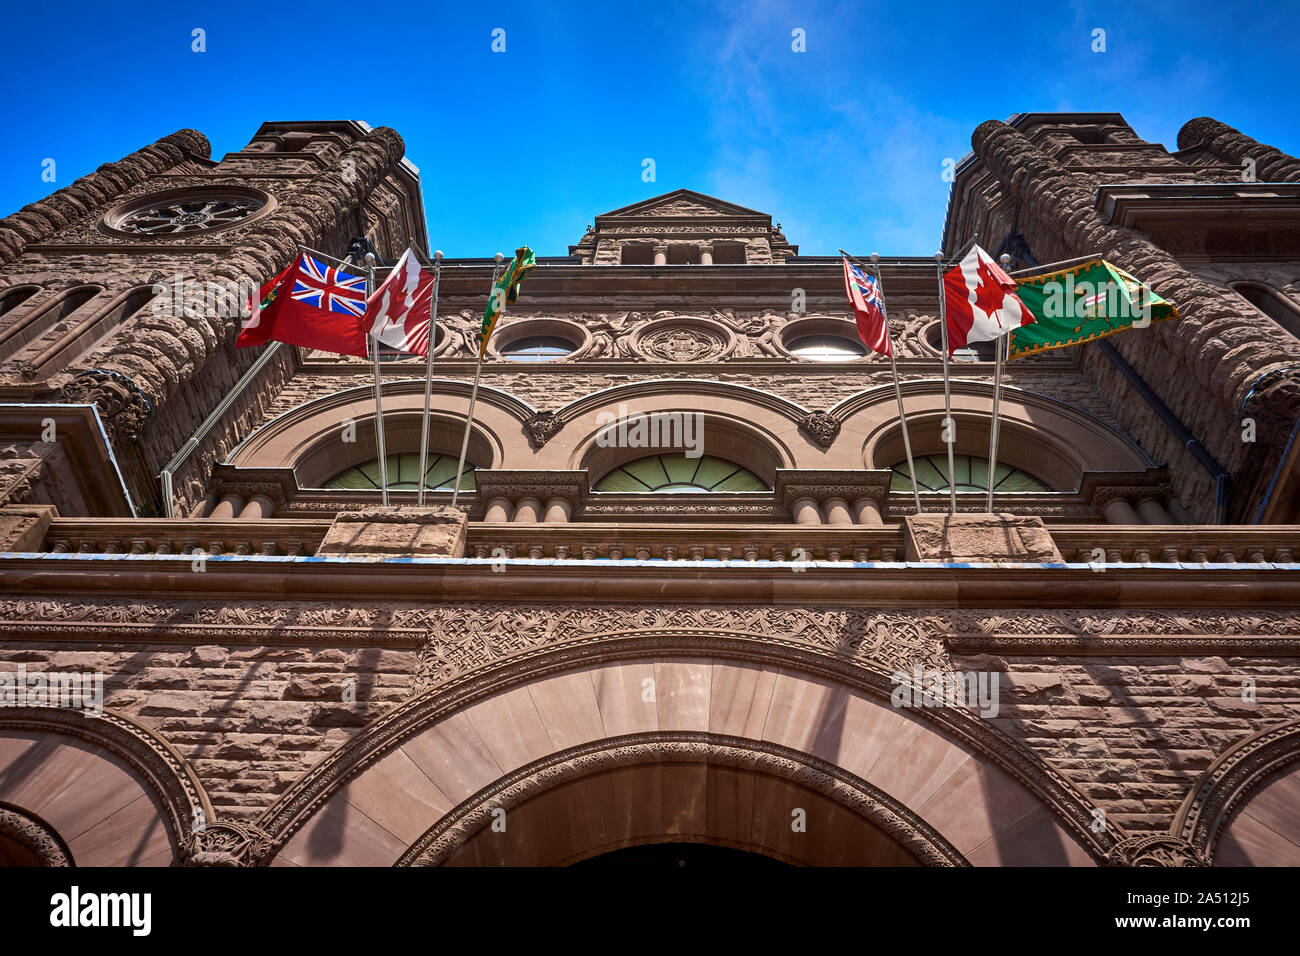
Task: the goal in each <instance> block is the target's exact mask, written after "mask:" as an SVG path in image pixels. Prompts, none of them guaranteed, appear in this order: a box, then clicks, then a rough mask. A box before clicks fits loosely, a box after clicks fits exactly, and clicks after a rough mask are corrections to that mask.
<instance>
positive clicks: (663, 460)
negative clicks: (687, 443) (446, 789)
mask: <svg viewBox="0 0 1300 956" xmlns="http://www.w3.org/2000/svg"><path fill="white" fill-rule="evenodd" d="M594 490H596V491H613V492H621V493H624V494H626V493H628V492H631V493H634V494H635V493H642V494H644V493H648V492H661V493H662V492H667V493H674V492H676V493H685V494H699V493H701V492H719V491H729V492H737V491H767V490H768V488H767V485H765V484H764V483H763V480H762V479H761V478H759V477H758V476H757V475H755V474H754V473H753V472H751V471H747V470H745V469H744V468H742V467H741V466H740V465H737V464H735V463H734V462H730V461H726V460H725V459H722V458H714V457H713V456H712V455H701V456H700V457H699V458H687V457H686V453H685V452H681V453H680V454H674V453H669V452H666V453H664V454H661V455H651V456H650V457H648V458H641V459H639V460H637V461H633V462H629V463H628V464H626V465H620V466H619V467H617V468H615V469H614V470H613V471H611V472H610V473H609V474H607V475H606V476H605V477H604V478H602V479H600V481H598V482H597V483H596V487H595V489H594Z"/></svg>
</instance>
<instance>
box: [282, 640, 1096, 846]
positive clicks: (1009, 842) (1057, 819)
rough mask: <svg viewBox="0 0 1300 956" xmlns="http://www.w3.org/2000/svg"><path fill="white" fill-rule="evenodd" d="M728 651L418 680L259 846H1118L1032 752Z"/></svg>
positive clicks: (311, 779)
mask: <svg viewBox="0 0 1300 956" xmlns="http://www.w3.org/2000/svg"><path fill="white" fill-rule="evenodd" d="M608 644H609V639H606V645H607V646H608ZM723 653H724V649H723V648H722V647H719V649H718V651H717V653H716V654H714V655H712V656H692V657H680V658H667V659H665V658H664V657H649V656H645V655H644V654H641V655H632V654H629V655H628V656H625V657H622V658H620V659H615V660H609V659H605V660H601V661H594V662H592V661H586V662H580V661H575V660H574V659H573V658H572V657H568V659H567V660H561V659H559V658H557V660H555V661H551V662H549V663H548V662H546V661H541V660H538V661H534V662H532V666H531V667H529V668H528V669H527V670H522V671H521V670H518V669H516V670H515V671H514V672H513V676H512V677H510V678H505V677H499V678H497V679H495V680H493V681H491V683H488V682H487V678H485V677H478V678H474V679H472V681H473V686H474V689H473V690H467V691H464V692H460V693H458V694H454V695H453V694H451V693H450V692H446V693H444V694H442V695H440V694H438V693H433V694H430V695H426V697H425V698H419V699H416V700H414V701H412V702H410V703H409V704H407V705H404V707H403V708H398V710H397V711H395V712H391V713H390V714H389V715H385V717H384V718H381V719H380V720H379V721H377V722H376V723H375V724H374V725H372V727H371V728H370V730H368V731H367V732H366V733H365V734H363V735H362V736H361V737H360V738H357V739H356V740H354V741H353V742H352V743H351V744H349V745H348V747H347V748H346V752H340V753H339V754H336V755H334V756H333V757H331V758H330V759H328V760H326V761H324V762H323V763H322V764H321V765H318V767H317V768H314V769H313V770H312V771H310V772H309V773H308V774H307V775H305V776H304V778H303V779H302V780H300V781H299V783H298V784H295V786H294V787H293V788H291V789H290V791H289V792H287V793H286V794H285V795H284V796H283V797H282V799H281V801H280V802H278V803H277V804H276V805H275V806H273V807H272V808H270V809H269V810H268V811H267V813H266V814H265V815H264V816H263V818H262V819H261V820H260V821H259V826H261V827H262V829H263V830H265V831H266V832H267V833H268V834H269V835H270V842H269V853H268V854H267V855H266V856H265V857H263V862H270V863H271V865H341V866H348V865H371V866H374V865H384V866H386V865H395V864H396V865H444V864H472V863H481V864H493V863H497V864H525V863H529V864H545V863H549V864H559V863H573V862H578V861H580V860H583V859H589V858H592V857H595V856H598V855H600V854H602V853H607V852H612V851H615V850H619V849H624V848H629V847H634V846H638V845H649V844H658V843H683V842H685V843H690V842H696V843H701V844H707V845H712V846H721V847H730V848H734V849H738V850H743V851H745V852H759V853H762V854H764V855H765V856H769V857H771V858H773V859H778V860H784V861H786V862H792V863H804V864H814V865H816V864H829V863H841V864H850V865H863V864H870V863H877V864H883V865H902V864H904V863H907V862H912V863H921V864H928V865H963V864H966V863H969V864H972V865H977V866H978V865H1094V864H1096V863H1097V862H1099V861H1100V860H1101V859H1102V857H1103V856H1104V849H1099V847H1098V846H1095V845H1091V844H1089V843H1088V841H1087V837H1086V834H1081V833H1080V832H1079V831H1080V829H1081V828H1080V827H1079V826H1077V825H1076V826H1071V820H1074V821H1077V820H1079V819H1084V820H1086V819H1087V818H1088V817H1087V813H1086V811H1085V809H1084V805H1083V804H1082V803H1081V802H1080V801H1079V799H1078V797H1077V795H1075V794H1072V793H1070V792H1068V791H1066V790H1064V789H1060V788H1057V789H1053V786H1054V785H1053V784H1052V783H1051V782H1050V781H1049V780H1048V775H1041V776H1038V777H1036V776H1035V774H1038V773H1040V771H1039V770H1037V769H1036V768H1035V767H1034V766H1033V765H1031V764H1030V763H1027V762H1026V761H1025V760H1024V759H1023V758H1024V755H1023V754H1020V755H1019V756H1011V757H1008V756H1005V755H1004V756H1003V757H1002V758H1001V759H998V758H996V757H995V755H993V754H991V753H990V752H988V751H987V749H985V748H981V747H980V746H978V745H972V743H971V741H972V740H973V739H974V737H975V735H974V734H968V735H967V736H966V737H965V738H963V735H962V734H961V733H956V732H954V733H948V732H944V731H943V730H942V729H941V722H936V721H935V720H934V719H933V718H931V717H923V716H918V715H917V714H915V713H911V712H908V711H906V710H904V709H900V708H895V707H893V706H891V705H890V702H889V693H888V690H887V689H886V690H883V691H882V690H880V689H872V688H869V687H866V686H856V687H855V686H853V685H852V684H851V683H846V682H842V681H840V680H836V679H834V678H830V677H828V676H825V675H817V674H815V673H812V672H809V671H807V670H804V669H802V668H800V667H798V666H795V665H793V664H791V663H790V662H782V663H781V664H778V663H776V662H775V661H754V660H745V659H743V658H736V657H725V656H719V655H722V654H723ZM768 653H769V654H770V655H773V656H774V655H775V653H776V652H775V651H774V650H771V649H769V651H768ZM876 680H878V682H880V683H881V684H882V685H883V687H884V688H887V687H888V678H887V677H884V678H883V679H881V678H876ZM967 716H969V715H967ZM945 719H951V718H945ZM965 719H966V718H959V720H965ZM970 719H971V720H975V718H970ZM976 723H978V721H977V720H976ZM954 726H955V725H954ZM986 733H991V731H986ZM797 810H802V811H804V813H803V814H802V817H803V819H802V826H803V828H802V829H799V828H797V827H795V826H792V824H793V823H795V821H796V814H795V811H797ZM494 823H496V824H497V828H496V829H494V828H493V824H494ZM502 826H503V827H504V829H502V828H501V827H502ZM1082 829H1084V830H1086V826H1085V827H1083V828H1082Z"/></svg>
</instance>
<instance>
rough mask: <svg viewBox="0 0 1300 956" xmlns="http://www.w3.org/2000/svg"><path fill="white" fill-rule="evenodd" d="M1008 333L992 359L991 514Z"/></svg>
mask: <svg viewBox="0 0 1300 956" xmlns="http://www.w3.org/2000/svg"><path fill="white" fill-rule="evenodd" d="M1001 260H1002V268H1004V269H1005V268H1006V267H1007V266H1009V265H1011V257H1010V256H1009V255H1007V254H1006V253H1003V254H1002V256H1001ZM1010 335H1011V333H1010V332H1005V333H1003V334H1002V335H999V336H998V338H997V342H996V351H995V352H994V357H995V360H996V362H997V367H996V369H995V370H994V372H993V421H992V423H991V424H990V425H989V475H988V483H989V499H988V511H989V513H990V514H992V513H993V486H994V485H995V484H997V481H996V475H997V471H998V408H999V406H1000V405H1001V402H1002V360H1003V356H1004V354H1005V352H1006V347H1007V345H1008V344H1009V343H1008V338H1009V336H1010Z"/></svg>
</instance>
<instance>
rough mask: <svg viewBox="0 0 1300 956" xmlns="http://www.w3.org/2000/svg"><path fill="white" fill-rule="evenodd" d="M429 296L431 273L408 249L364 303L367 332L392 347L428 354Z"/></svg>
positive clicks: (431, 287)
mask: <svg viewBox="0 0 1300 956" xmlns="http://www.w3.org/2000/svg"><path fill="white" fill-rule="evenodd" d="M432 299H433V273H431V272H427V271H426V270H425V269H424V268H423V267H422V266H421V265H420V263H419V260H418V259H416V257H415V253H414V252H412V251H411V250H410V249H407V250H406V252H404V253H402V258H401V259H399V260H397V265H396V266H395V267H394V268H393V271H392V272H391V273H389V275H388V278H387V279H385V280H384V281H383V284H382V285H380V287H379V288H378V289H376V290H375V293H374V295H372V296H371V297H370V299H369V301H368V302H367V303H366V324H367V325H368V326H369V327H370V334H371V335H373V336H375V337H376V338H377V339H379V341H381V342H383V343H384V344H385V345H391V346H392V347H393V348H395V349H400V350H401V351H403V352H409V353H411V354H412V355H423V356H427V355H428V354H429V318H430V316H429V310H430V304H431V301H432Z"/></svg>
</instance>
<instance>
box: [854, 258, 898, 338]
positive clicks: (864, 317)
mask: <svg viewBox="0 0 1300 956" xmlns="http://www.w3.org/2000/svg"><path fill="white" fill-rule="evenodd" d="M844 292H845V294H846V295H847V296H848V297H849V304H850V305H851V306H853V315H854V318H856V319H857V322H858V335H859V336H860V337H861V338H862V342H863V344H864V345H866V347H867V348H869V349H871V351H873V352H877V353H879V354H880V355H891V354H893V350H892V349H891V348H890V345H889V325H888V323H887V322H886V320H885V296H884V294H883V293H882V292H881V291H880V283H879V282H877V281H876V280H875V278H874V277H872V276H869V275H867V274H866V273H865V272H863V271H862V270H861V269H859V268H858V267H857V266H855V265H853V264H852V263H850V262H849V260H848V259H845V260H844Z"/></svg>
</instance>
